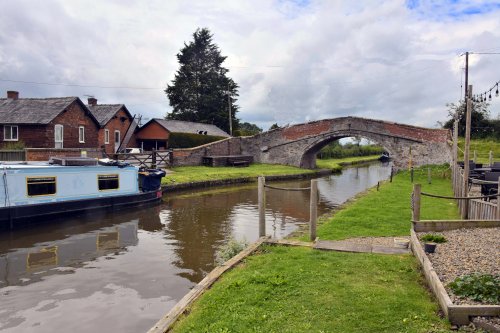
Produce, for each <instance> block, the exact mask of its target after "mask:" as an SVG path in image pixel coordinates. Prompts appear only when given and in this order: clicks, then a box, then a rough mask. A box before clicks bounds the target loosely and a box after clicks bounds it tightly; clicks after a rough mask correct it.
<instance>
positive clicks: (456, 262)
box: [417, 227, 500, 304]
mask: <svg viewBox="0 0 500 333" xmlns="http://www.w3.org/2000/svg"><path fill="white" fill-rule="evenodd" d="M424 234H425V233H418V234H417V235H418V236H419V238H420V237H421V236H423V235H424ZM436 234H439V235H443V236H444V237H445V238H446V239H447V242H446V243H443V244H438V245H437V247H436V252H435V253H428V254H427V256H428V258H429V260H430V261H431V262H432V266H433V267H434V270H435V271H436V273H437V275H438V276H439V278H440V279H441V281H442V282H443V284H444V286H445V288H446V286H447V284H448V283H449V282H451V281H453V280H454V279H455V278H456V277H459V276H461V275H465V274H471V273H475V272H478V273H485V274H494V275H500V228H499V227H497V228H473V229H459V230H450V231H443V232H436ZM422 246H423V245H422ZM446 290H447V291H448V294H449V295H450V298H451V300H452V301H453V303H455V304H480V303H477V302H474V301H470V300H464V299H461V298H459V297H457V296H455V295H453V294H452V293H451V292H450V290H448V288H446Z"/></svg>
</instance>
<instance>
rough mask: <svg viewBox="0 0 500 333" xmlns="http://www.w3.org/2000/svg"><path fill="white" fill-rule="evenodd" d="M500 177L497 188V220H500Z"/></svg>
mask: <svg viewBox="0 0 500 333" xmlns="http://www.w3.org/2000/svg"><path fill="white" fill-rule="evenodd" d="M498 194H500V177H498V187H497V220H500V197H499V196H498Z"/></svg>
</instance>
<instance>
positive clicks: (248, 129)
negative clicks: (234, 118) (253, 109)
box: [235, 122, 262, 136]
mask: <svg viewBox="0 0 500 333" xmlns="http://www.w3.org/2000/svg"><path fill="white" fill-rule="evenodd" d="M261 132H262V128H260V127H259V126H257V125H255V124H251V123H247V122H244V123H240V126H239V128H238V130H237V131H236V133H235V134H236V135H238V136H249V135H255V134H259V133H261Z"/></svg>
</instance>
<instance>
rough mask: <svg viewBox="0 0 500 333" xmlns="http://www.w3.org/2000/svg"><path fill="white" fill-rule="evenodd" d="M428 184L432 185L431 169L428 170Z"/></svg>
mask: <svg viewBox="0 0 500 333" xmlns="http://www.w3.org/2000/svg"><path fill="white" fill-rule="evenodd" d="M427 183H428V184H430V183H432V177H431V168H430V167H428V168H427Z"/></svg>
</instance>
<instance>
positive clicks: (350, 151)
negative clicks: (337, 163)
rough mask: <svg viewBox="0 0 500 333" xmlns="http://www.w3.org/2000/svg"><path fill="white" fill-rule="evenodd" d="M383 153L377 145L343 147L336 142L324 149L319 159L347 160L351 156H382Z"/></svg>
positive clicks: (382, 149)
mask: <svg viewBox="0 0 500 333" xmlns="http://www.w3.org/2000/svg"><path fill="white" fill-rule="evenodd" d="M383 152H384V148H383V147H380V146H377V145H362V146H361V145H357V144H353V143H346V144H344V145H341V144H340V142H338V141H334V142H332V143H330V144H328V145H327V146H325V147H323V148H322V149H321V150H320V152H319V153H318V155H317V157H318V158H320V159H329V158H345V157H351V156H369V155H381V154H382V153H383Z"/></svg>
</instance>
